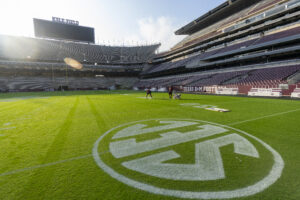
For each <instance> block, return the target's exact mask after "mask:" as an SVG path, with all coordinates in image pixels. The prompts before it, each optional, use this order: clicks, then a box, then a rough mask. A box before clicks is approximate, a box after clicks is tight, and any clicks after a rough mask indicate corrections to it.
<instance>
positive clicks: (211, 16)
mask: <svg viewBox="0 0 300 200" xmlns="http://www.w3.org/2000/svg"><path fill="white" fill-rule="evenodd" d="M259 1H261V0H251V1H249V0H227V1H226V2H224V3H222V4H221V5H219V6H218V7H216V8H214V9H213V10H211V11H209V12H207V13H206V14H204V15H202V16H201V17H199V18H197V19H195V20H193V21H192V22H190V23H189V24H187V25H185V26H184V27H182V28H180V29H179V30H177V31H176V32H175V34H176V35H191V34H193V33H196V32H198V31H199V30H201V29H203V28H206V27H208V26H210V25H212V24H214V23H216V22H218V21H220V20H222V19H224V18H227V17H229V16H231V15H233V14H235V13H237V12H239V11H241V10H243V9H245V8H247V7H249V6H251V5H253V4H256V3H258V2H259Z"/></svg>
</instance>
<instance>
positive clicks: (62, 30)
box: [33, 17, 95, 43]
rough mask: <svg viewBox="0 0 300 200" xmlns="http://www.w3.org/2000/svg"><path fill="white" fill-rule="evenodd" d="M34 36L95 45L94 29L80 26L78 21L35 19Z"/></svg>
mask: <svg viewBox="0 0 300 200" xmlns="http://www.w3.org/2000/svg"><path fill="white" fill-rule="evenodd" d="M33 25H34V34H35V37H39V38H51V39H58V40H72V41H81V42H88V43H95V31H94V28H91V27H85V26H80V25H79V22H78V21H75V20H69V19H62V18H58V17H52V21H48V20H43V19H33Z"/></svg>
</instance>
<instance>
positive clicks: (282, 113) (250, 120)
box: [227, 108, 300, 126]
mask: <svg viewBox="0 0 300 200" xmlns="http://www.w3.org/2000/svg"><path fill="white" fill-rule="evenodd" d="M297 111H300V108H299V109H296V110H290V111H285V112H280V113H274V114H271V115H265V116H261V117H257V118H253V119H248V120H243V121H239V122H234V123H230V124H227V125H229V126H232V125H238V124H243V123H247V122H252V121H257V120H260V119H265V118H270V117H276V116H280V115H284V114H289V113H293V112H297Z"/></svg>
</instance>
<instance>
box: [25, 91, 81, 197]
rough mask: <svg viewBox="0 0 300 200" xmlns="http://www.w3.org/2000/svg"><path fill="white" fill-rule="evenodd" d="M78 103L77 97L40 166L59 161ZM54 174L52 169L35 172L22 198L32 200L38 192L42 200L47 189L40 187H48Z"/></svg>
mask: <svg viewBox="0 0 300 200" xmlns="http://www.w3.org/2000/svg"><path fill="white" fill-rule="evenodd" d="M78 101H79V99H78V97H77V98H76V99H75V102H74V105H73V106H72V108H71V109H70V110H69V113H68V115H67V117H66V118H65V119H64V123H63V124H62V125H61V129H60V131H59V132H58V133H57V135H56V137H55V139H54V141H53V142H52V144H51V146H50V147H49V149H48V151H47V153H46V155H45V156H44V158H43V160H42V162H41V165H44V164H47V163H50V162H53V161H56V160H59V158H60V156H61V153H62V151H63V148H64V146H65V143H66V139H67V136H68V134H69V129H70V127H71V124H72V121H73V117H74V114H75V111H76V109H77V107H78ZM54 173H55V169H54V168H50V169H49V170H47V171H46V172H45V171H43V170H42V169H39V170H37V171H35V173H33V174H32V175H31V178H30V180H29V182H28V184H27V185H26V186H25V187H24V190H23V191H22V196H23V197H24V199H33V198H34V197H32V196H31V195H32V194H33V193H34V192H38V193H39V198H40V199H44V195H45V194H46V192H45V191H47V187H43V188H41V187H40V186H41V185H45V186H46V185H49V183H50V182H51V181H50V180H51V179H52V177H53V174H54Z"/></svg>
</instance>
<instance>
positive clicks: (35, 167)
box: [0, 154, 92, 177]
mask: <svg viewBox="0 0 300 200" xmlns="http://www.w3.org/2000/svg"><path fill="white" fill-rule="evenodd" d="M89 157H92V154H89V155H84V156H78V157H74V158H69V159H66V160H60V161H56V162H52V163H47V164H43V165H36V166H32V167H27V168H23V169H17V170H13V171H10V172H5V173H2V174H0V177H2V176H8V175H13V174H17V173H21V172H25V171H31V170H35V169H39V168H44V167H50V166H54V165H58V164H62V163H66V162H71V161H74V160H81V159H85V158H89Z"/></svg>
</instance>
